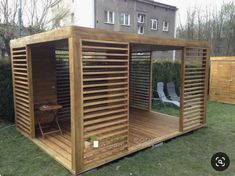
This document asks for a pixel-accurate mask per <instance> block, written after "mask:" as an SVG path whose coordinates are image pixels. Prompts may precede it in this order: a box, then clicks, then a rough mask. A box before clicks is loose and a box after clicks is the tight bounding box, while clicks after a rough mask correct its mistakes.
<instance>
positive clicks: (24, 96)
mask: <svg viewBox="0 0 235 176" xmlns="http://www.w3.org/2000/svg"><path fill="white" fill-rule="evenodd" d="M15 94H16V95H18V96H20V97H23V98H26V99H27V100H29V96H28V95H25V94H22V93H19V92H17V91H16V92H15Z"/></svg>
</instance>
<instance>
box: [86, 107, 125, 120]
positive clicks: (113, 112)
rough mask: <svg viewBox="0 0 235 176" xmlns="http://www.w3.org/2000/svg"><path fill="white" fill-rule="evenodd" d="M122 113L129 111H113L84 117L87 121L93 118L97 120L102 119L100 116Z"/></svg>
mask: <svg viewBox="0 0 235 176" xmlns="http://www.w3.org/2000/svg"><path fill="white" fill-rule="evenodd" d="M120 112H123V113H125V112H127V109H126V108H125V109H123V108H122V109H118V110H112V111H106V112H101V113H95V114H91V115H84V120H87V119H91V118H95V117H97V118H98V117H100V116H105V115H110V114H116V113H120Z"/></svg>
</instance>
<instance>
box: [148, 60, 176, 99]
mask: <svg viewBox="0 0 235 176" xmlns="http://www.w3.org/2000/svg"><path fill="white" fill-rule="evenodd" d="M152 69H153V71H152V76H153V90H157V82H163V83H164V92H165V93H167V88H166V84H167V83H168V82H170V81H173V82H174V83H175V88H176V93H177V94H178V95H179V92H180V63H178V62H169V61H165V62H155V63H153V68H152ZM166 95H167V94H166Z"/></svg>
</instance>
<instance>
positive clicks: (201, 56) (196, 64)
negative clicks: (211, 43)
mask: <svg viewBox="0 0 235 176" xmlns="http://www.w3.org/2000/svg"><path fill="white" fill-rule="evenodd" d="M182 67H183V68H182V70H183V77H182V80H181V81H182V82H181V83H182V90H181V91H182V92H181V96H182V98H183V101H181V118H182V121H181V122H182V124H181V125H180V126H181V128H182V129H181V131H187V130H191V129H193V128H196V127H198V126H200V125H202V124H204V123H205V118H206V101H207V84H208V51H207V49H203V48H185V49H184V61H183V62H182Z"/></svg>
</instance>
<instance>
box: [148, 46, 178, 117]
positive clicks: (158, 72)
mask: <svg viewBox="0 0 235 176" xmlns="http://www.w3.org/2000/svg"><path fill="white" fill-rule="evenodd" d="M181 58H182V50H167V51H154V52H153V53H152V110H153V111H155V112H159V113H163V114H167V115H171V116H175V117H179V116H180V85H181V82H180V78H181V75H180V73H181Z"/></svg>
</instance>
